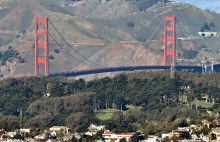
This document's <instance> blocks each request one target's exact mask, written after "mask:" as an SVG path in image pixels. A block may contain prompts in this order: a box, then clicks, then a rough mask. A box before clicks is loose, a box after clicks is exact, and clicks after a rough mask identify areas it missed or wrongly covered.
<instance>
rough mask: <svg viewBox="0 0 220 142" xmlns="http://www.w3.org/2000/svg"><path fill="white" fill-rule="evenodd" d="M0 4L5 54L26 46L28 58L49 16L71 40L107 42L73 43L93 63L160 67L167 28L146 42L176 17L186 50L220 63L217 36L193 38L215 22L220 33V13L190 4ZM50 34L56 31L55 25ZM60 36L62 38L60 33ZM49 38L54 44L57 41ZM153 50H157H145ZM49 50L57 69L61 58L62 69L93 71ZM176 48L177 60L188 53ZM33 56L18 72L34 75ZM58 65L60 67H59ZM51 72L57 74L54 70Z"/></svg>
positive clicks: (87, 0) (121, 0) (146, 0)
mask: <svg viewBox="0 0 220 142" xmlns="http://www.w3.org/2000/svg"><path fill="white" fill-rule="evenodd" d="M0 6H1V7H2V8H1V9H0V51H6V50H8V49H9V47H12V48H13V49H15V50H17V49H18V48H25V49H23V50H21V52H20V54H21V55H23V54H24V51H26V49H27V48H28V45H27V42H25V40H33V38H34V30H35V29H34V20H35V17H36V16H39V17H46V16H48V17H49V19H50V21H52V22H53V24H54V25H55V26H56V28H57V29H58V31H59V32H60V33H61V35H63V36H64V38H65V39H66V40H67V41H70V42H71V41H72V42H74V41H77V40H78V41H79V40H82V41H83V40H84V41H85V40H92V41H94V40H100V39H101V40H103V41H105V43H106V44H104V45H103V46H95V45H92V44H91V45H90V44H89V43H90V42H87V44H86V45H73V48H74V49H75V50H77V51H78V52H80V53H81V54H82V55H83V56H85V57H86V58H88V59H90V60H92V61H95V62H97V63H100V64H104V65H106V64H107V65H112V66H124V65H126V66H128V65H135V64H136V65H158V64H161V63H162V59H161V57H162V56H161V54H162V53H163V24H161V25H162V26H161V27H160V28H159V30H158V33H157V34H156V35H155V37H153V38H152V40H151V41H150V42H149V44H148V45H146V44H145V43H146V41H147V40H148V39H149V38H150V36H151V35H152V34H153V32H154V31H155V30H156V28H157V27H158V26H159V25H160V23H162V22H163V18H164V16H165V15H176V16H177V20H178V24H179V25H180V26H181V29H182V31H181V30H180V28H179V27H177V36H178V38H183V37H184V36H183V35H182V32H184V34H185V35H186V37H189V42H190V45H192V46H191V47H188V45H187V44H184V43H183V42H182V41H179V42H180V43H181V44H182V45H183V47H184V49H188V48H192V49H193V50H196V53H197V52H198V55H197V57H198V58H200V59H201V60H203V59H209V58H216V59H220V53H219V51H220V49H219V47H220V43H219V42H218V41H219V38H218V37H215V38H206V39H204V40H203V39H199V40H197V39H196V41H191V40H190V39H191V38H192V37H194V36H195V35H196V34H197V32H199V31H200V30H201V28H202V27H203V26H204V23H208V24H209V23H214V24H215V25H216V26H215V27H214V28H212V30H213V31H217V32H220V29H219V27H218V26H217V25H219V23H220V15H219V14H215V13H210V12H208V11H204V10H201V9H199V8H197V7H194V6H191V5H189V4H182V3H181V4H177V3H172V2H171V3H167V4H164V3H161V2H159V0H139V1H136V0H110V1H108V2H103V1H98V0H82V1H63V0H38V1H34V0H8V1H0ZM28 31H30V33H29V32H28ZM50 32H51V33H52V34H54V33H55V32H54V30H52V28H51V26H50ZM55 36H56V37H58V35H57V34H56V35H55ZM50 40H51V41H52V39H50ZM57 40H58V41H60V42H62V40H61V38H57ZM121 41H122V42H123V44H122V43H121ZM129 42H130V43H129ZM132 43H136V44H132ZM195 43H196V44H195ZM213 43H215V44H213ZM144 45H145V46H144ZM29 46H30V45H29ZM63 46H64V45H63ZM64 47H65V48H68V49H66V50H67V51H68V52H69V53H71V54H72V55H74V56H76V57H77V58H79V59H81V60H83V61H84V62H86V61H85V60H84V59H82V58H81V57H79V56H77V55H76V53H75V52H74V51H73V50H70V48H69V47H68V46H66V45H65V46H64ZM152 47H153V50H148V49H146V48H152ZM203 47H205V48H203ZM50 48H51V49H50V50H51V52H50V55H52V56H53V57H52V59H50V62H51V64H52V65H54V64H58V65H60V64H61V65H62V64H63V63H61V62H60V61H61V60H60V59H61V58H63V59H62V60H65V61H68V66H67V65H66V66H65V67H62V69H63V70H62V71H65V70H67V69H68V70H69V69H82V68H83V69H86V68H89V67H88V66H87V65H85V64H82V63H80V62H77V61H76V60H74V59H73V58H70V57H69V56H67V55H65V54H64V53H62V50H61V49H60V47H58V46H57V45H54V44H53V45H51V46H50ZM55 48H56V49H59V50H60V52H59V53H55V52H54V49H55ZM135 48H137V51H135V50H136V49H135ZM177 49H178V58H183V57H182V54H183V51H182V49H181V48H180V46H179V45H178V46H177ZM32 50H33V49H32ZM114 50H115V51H118V52H117V54H111V56H115V57H112V58H111V57H110V54H109V53H114ZM33 52H34V51H32V53H30V54H29V55H28V57H27V58H26V59H25V63H23V64H22V68H19V69H18V70H17V71H16V73H19V74H24V73H27V74H28V73H30V72H27V68H29V69H30V68H31V69H33V65H34V54H33ZM107 53H108V54H107ZM132 53H134V54H132ZM146 53H148V54H146ZM125 56H126V57H125ZM140 57H143V58H140ZM152 57H154V58H152ZM132 59H134V60H132ZM152 59H153V60H152ZM57 61H58V63H56V62H57ZM159 61H160V63H159ZM52 70H53V71H54V72H56V71H57V70H56V69H54V68H53V69H52ZM32 72H33V71H32Z"/></svg>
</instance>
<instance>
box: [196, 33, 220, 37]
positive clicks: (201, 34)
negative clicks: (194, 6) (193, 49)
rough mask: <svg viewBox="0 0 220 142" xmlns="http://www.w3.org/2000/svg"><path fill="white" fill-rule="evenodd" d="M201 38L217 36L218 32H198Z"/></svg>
mask: <svg viewBox="0 0 220 142" xmlns="http://www.w3.org/2000/svg"><path fill="white" fill-rule="evenodd" d="M198 34H199V36H204V37H209V36H217V34H218V33H217V32H198Z"/></svg>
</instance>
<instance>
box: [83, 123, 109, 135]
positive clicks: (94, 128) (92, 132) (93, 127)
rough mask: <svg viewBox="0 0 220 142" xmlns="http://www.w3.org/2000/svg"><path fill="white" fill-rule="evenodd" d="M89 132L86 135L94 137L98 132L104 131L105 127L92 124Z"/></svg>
mask: <svg viewBox="0 0 220 142" xmlns="http://www.w3.org/2000/svg"><path fill="white" fill-rule="evenodd" d="M88 130H89V131H88V132H86V133H85V135H88V136H92V135H95V134H96V133H97V132H98V131H104V130H105V125H94V124H91V125H90V126H89V128H88Z"/></svg>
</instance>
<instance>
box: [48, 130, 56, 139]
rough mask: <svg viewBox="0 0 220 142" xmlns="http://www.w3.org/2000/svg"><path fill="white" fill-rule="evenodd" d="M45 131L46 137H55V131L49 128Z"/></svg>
mask: <svg viewBox="0 0 220 142" xmlns="http://www.w3.org/2000/svg"><path fill="white" fill-rule="evenodd" d="M59 132H60V131H59ZM45 133H46V134H47V135H48V138H50V139H56V137H57V132H56V131H50V130H49V131H45Z"/></svg>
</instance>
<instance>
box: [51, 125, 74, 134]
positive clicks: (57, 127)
mask: <svg viewBox="0 0 220 142" xmlns="http://www.w3.org/2000/svg"><path fill="white" fill-rule="evenodd" d="M50 131H63V132H64V133H66V134H68V133H69V131H70V128H68V127H65V126H53V127H51V128H50Z"/></svg>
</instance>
